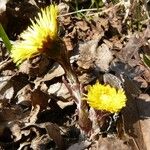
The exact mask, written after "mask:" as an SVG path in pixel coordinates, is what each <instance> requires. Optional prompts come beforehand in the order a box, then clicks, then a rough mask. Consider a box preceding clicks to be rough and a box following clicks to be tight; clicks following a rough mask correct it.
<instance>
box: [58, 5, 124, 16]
mask: <svg viewBox="0 0 150 150" xmlns="http://www.w3.org/2000/svg"><path fill="white" fill-rule="evenodd" d="M121 4H123V3H122V2H119V3H117V4H116V5H114V6H112V7H110V8H108V9H105V10H103V9H97V8H92V9H81V10H78V11H74V12H70V13H66V14H63V15H59V16H58V17H64V16H69V15H73V14H77V13H81V12H86V11H97V10H101V11H100V12H97V13H92V14H89V15H86V16H93V15H95V14H103V13H106V12H109V11H111V10H112V9H114V8H116V7H118V6H120V5H121Z"/></svg>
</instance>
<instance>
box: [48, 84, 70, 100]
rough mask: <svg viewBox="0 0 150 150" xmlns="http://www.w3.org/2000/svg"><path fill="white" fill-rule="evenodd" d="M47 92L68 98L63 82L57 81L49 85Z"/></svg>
mask: <svg viewBox="0 0 150 150" xmlns="http://www.w3.org/2000/svg"><path fill="white" fill-rule="evenodd" d="M48 94H53V95H56V96H57V97H62V98H64V99H66V100H67V99H69V98H70V93H69V91H68V89H67V87H66V86H65V84H64V83H60V82H57V83H55V84H52V85H50V86H49V89H48Z"/></svg>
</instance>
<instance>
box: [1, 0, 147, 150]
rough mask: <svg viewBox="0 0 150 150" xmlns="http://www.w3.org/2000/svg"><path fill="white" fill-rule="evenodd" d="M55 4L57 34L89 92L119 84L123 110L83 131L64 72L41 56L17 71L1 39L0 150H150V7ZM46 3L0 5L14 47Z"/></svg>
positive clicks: (24, 0)
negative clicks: (94, 87) (96, 85)
mask: <svg viewBox="0 0 150 150" xmlns="http://www.w3.org/2000/svg"><path fill="white" fill-rule="evenodd" d="M53 2H55V3H56V4H58V7H59V10H60V14H59V17H58V18H59V36H60V37H61V38H62V39H63V40H64V42H65V45H66V48H67V52H68V54H69V57H70V62H71V66H72V68H73V70H74V71H75V73H76V75H77V77H78V80H79V82H80V84H81V85H82V89H83V91H85V94H86V92H87V91H86V89H87V87H88V86H89V85H93V84H94V83H95V82H96V81H99V82H100V83H102V84H109V85H111V86H113V87H115V88H120V87H122V88H123V89H124V90H125V93H126V97H127V104H126V107H124V108H123V109H122V111H121V112H120V113H119V114H118V115H117V119H114V117H115V115H114V114H110V115H109V116H107V118H106V120H105V121H104V122H102V123H101V124H102V125H101V126H100V125H99V126H96V127H95V126H94V125H93V127H92V129H91V131H90V132H85V131H84V128H81V126H80V123H79V116H78V112H77V106H76V103H75V102H74V99H73V97H72V95H71V94H70V92H69V90H68V87H67V86H66V82H67V79H66V78H65V72H64V70H63V68H62V67H61V66H60V65H59V64H58V63H57V62H55V61H54V60H52V59H49V58H47V57H45V56H43V55H39V56H36V57H34V58H31V59H29V60H26V61H24V62H23V63H22V64H21V65H20V66H19V67H18V66H16V65H15V63H13V61H12V59H11V57H10V54H9V51H8V50H7V48H6V47H5V45H4V43H3V41H2V40H1V39H0V44H1V45H0V149H3V150H9V149H10V150H28V149H33V150H48V149H50V150H53V149H58V150H59V149H60V150H63V149H64V150H114V149H115V150H130V149H133V150H146V149H147V150H148V149H150V142H149V141H150V68H149V66H150V59H149V58H150V57H149V56H150V41H149V38H150V26H149V19H148V18H149V16H148V12H149V11H148V8H149V7H148V4H147V5H146V4H143V3H142V1H137V0H134V1H133V2H132V3H130V1H126V2H125V1H124V2H123V1H120V2H119V1H118V2H115V1H109V2H107V1H105V2H103V1H90V0H80V1H78V2H77V1H67V0H66V1H65V0H64V1H63V0H62V1H61V2H60V1H53ZM75 2H76V3H75ZM49 5H50V2H48V1H46V0H42V1H38V0H19V1H15V0H3V1H0V22H1V24H2V25H3V27H4V29H5V31H6V33H7V35H8V37H9V39H10V41H11V43H12V44H15V42H16V40H18V39H19V35H20V33H22V32H23V31H24V30H25V29H26V28H27V27H28V26H29V25H30V24H31V23H30V18H32V19H33V18H34V17H35V16H36V14H37V12H38V11H39V10H40V8H45V7H46V6H49ZM98 7H99V8H98ZM89 118H90V117H89ZM90 119H91V118H90ZM83 120H84V119H83ZM83 120H82V121H83ZM86 123H87V122H84V121H83V122H82V124H83V126H85V125H86ZM87 126H88V124H87Z"/></svg>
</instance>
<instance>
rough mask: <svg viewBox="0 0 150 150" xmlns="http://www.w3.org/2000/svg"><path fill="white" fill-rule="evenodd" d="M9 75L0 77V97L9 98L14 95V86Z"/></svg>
mask: <svg viewBox="0 0 150 150" xmlns="http://www.w3.org/2000/svg"><path fill="white" fill-rule="evenodd" d="M11 79H12V77H11V76H5V77H0V98H1V99H9V100H10V99H11V98H12V97H13V95H14V87H13V82H12V80H11Z"/></svg>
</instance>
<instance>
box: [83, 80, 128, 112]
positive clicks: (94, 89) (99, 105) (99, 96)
mask: <svg viewBox="0 0 150 150" xmlns="http://www.w3.org/2000/svg"><path fill="white" fill-rule="evenodd" d="M86 100H87V102H88V104H89V106H90V107H93V108H95V109H97V110H103V111H109V112H111V113H116V112H119V111H120V110H121V109H122V108H123V107H125V106H126V101H127V98H126V96H125V93H124V91H123V89H119V90H118V91H117V90H116V89H115V88H113V87H110V86H109V85H101V84H99V83H98V82H96V84H95V85H93V86H90V87H89V89H88V94H87V98H86Z"/></svg>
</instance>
